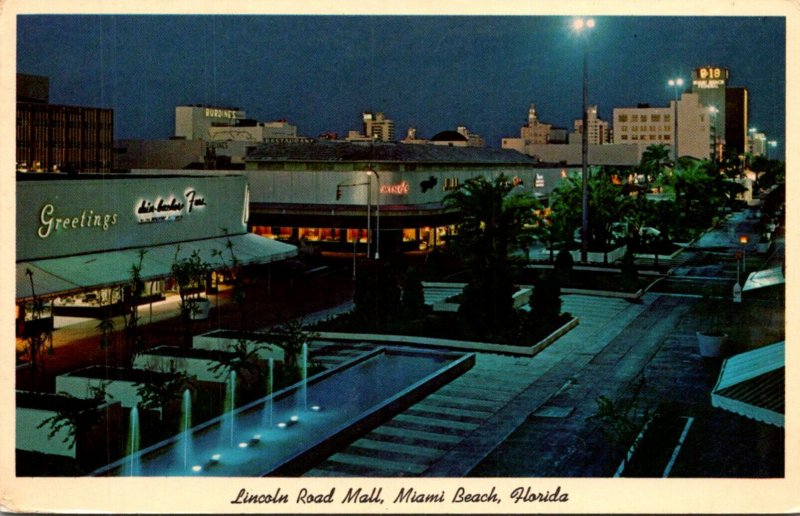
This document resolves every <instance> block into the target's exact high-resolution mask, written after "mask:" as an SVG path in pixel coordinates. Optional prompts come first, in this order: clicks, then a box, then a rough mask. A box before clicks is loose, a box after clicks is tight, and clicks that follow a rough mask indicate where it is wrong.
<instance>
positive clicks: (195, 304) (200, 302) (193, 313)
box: [186, 297, 211, 321]
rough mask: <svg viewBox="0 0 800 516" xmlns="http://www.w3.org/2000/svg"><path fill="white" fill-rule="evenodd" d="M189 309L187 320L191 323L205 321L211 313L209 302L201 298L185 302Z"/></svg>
mask: <svg viewBox="0 0 800 516" xmlns="http://www.w3.org/2000/svg"><path fill="white" fill-rule="evenodd" d="M186 306H187V307H188V308H189V318H190V319H192V320H193V321H205V320H206V319H208V313H209V312H210V311H211V301H209V300H208V299H206V298H204V297H201V298H199V299H189V300H187V301H186Z"/></svg>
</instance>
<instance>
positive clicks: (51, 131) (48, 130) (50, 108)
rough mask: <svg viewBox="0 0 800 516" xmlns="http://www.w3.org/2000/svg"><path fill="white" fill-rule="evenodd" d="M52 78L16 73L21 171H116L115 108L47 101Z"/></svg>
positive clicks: (18, 167)
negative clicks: (114, 159)
mask: <svg viewBox="0 0 800 516" xmlns="http://www.w3.org/2000/svg"><path fill="white" fill-rule="evenodd" d="M49 96H50V90H49V79H48V78H47V77H41V76H32V75H24V74H20V75H18V76H17V170H18V171H24V172H27V171H32V172H43V171H63V172H111V171H112V169H113V162H112V161H113V149H114V112H113V110H111V109H105V108H98V107H82V106H63V105H56V104H50V103H48V101H49Z"/></svg>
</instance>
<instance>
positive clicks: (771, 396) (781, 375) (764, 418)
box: [711, 341, 786, 427]
mask: <svg viewBox="0 0 800 516" xmlns="http://www.w3.org/2000/svg"><path fill="white" fill-rule="evenodd" d="M784 352H785V343H784V342H783V341H782V342H776V343H775V344H770V345H768V346H764V347H762V348H758V349H755V350H753V351H748V352H746V353H741V354H739V355H735V356H732V357H730V358H728V359H726V360H725V362H723V364H722V371H721V372H720V375H719V379H718V380H717V385H716V386H715V387H714V390H713V391H712V392H711V404H712V405H713V406H715V407H719V408H722V409H725V410H729V411H731V412H734V413H736V414H739V415H742V416H745V417H749V418H751V419H755V420H757V421H761V422H763V423H769V424H771V425H775V426H779V427H783V425H784V413H785V377H786V366H785V363H786V362H785V355H784Z"/></svg>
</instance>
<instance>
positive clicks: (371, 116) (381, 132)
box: [361, 111, 395, 142]
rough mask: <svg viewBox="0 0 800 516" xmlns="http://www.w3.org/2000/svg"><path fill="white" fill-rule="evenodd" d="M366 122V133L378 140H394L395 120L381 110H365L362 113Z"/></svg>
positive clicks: (362, 117)
mask: <svg viewBox="0 0 800 516" xmlns="http://www.w3.org/2000/svg"><path fill="white" fill-rule="evenodd" d="M361 119H362V121H363V123H364V135H365V136H367V137H369V138H372V139H374V140H376V141H382V142H392V141H394V139H395V138H394V121H392V120H389V119H388V118H386V116H385V115H384V114H383V113H381V112H380V111H378V112H376V113H372V112H371V111H365V112H364V113H362V114H361Z"/></svg>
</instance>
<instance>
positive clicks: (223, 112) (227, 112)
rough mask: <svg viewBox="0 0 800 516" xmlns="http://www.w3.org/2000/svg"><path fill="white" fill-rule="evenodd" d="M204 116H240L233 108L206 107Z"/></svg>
mask: <svg viewBox="0 0 800 516" xmlns="http://www.w3.org/2000/svg"><path fill="white" fill-rule="evenodd" d="M205 115H206V118H241V117H240V115H239V112H238V111H235V110H233V109H219V108H206V112H205Z"/></svg>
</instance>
